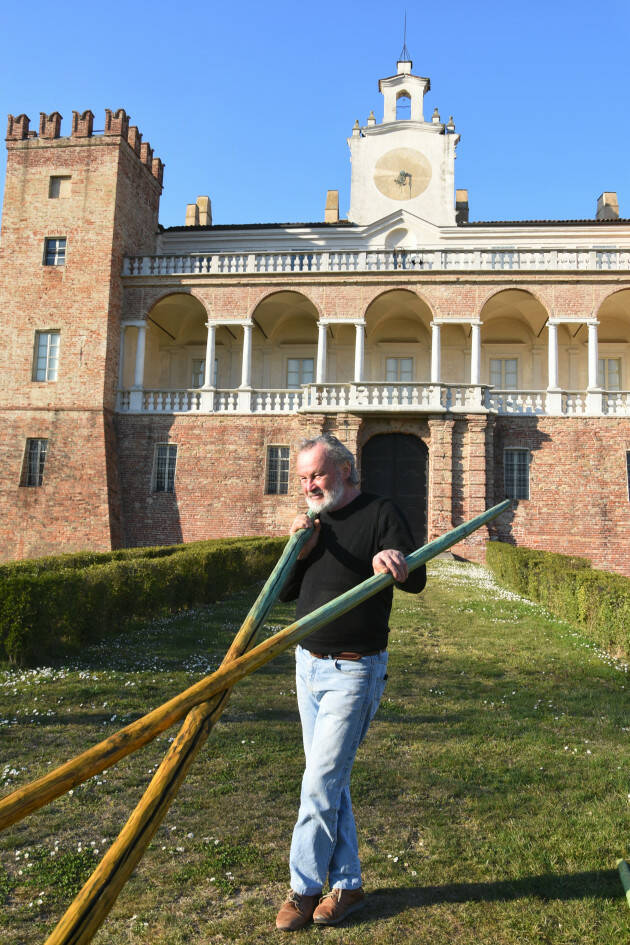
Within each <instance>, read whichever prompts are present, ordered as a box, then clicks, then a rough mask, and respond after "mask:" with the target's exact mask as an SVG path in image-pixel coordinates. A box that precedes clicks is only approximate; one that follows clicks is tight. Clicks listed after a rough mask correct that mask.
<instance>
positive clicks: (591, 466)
mask: <svg viewBox="0 0 630 945" xmlns="http://www.w3.org/2000/svg"><path fill="white" fill-rule="evenodd" d="M379 85H380V91H381V92H382V94H383V99H384V110H383V121H382V122H377V121H376V119H375V118H374V116H373V115H372V114H371V115H370V117H369V118H368V119H367V122H366V124H365V125H363V126H361V125H360V124H359V123H358V122H356V123H355V125H354V128H353V129H352V132H351V135H350V137H349V139H348V144H349V147H350V153H351V161H352V180H351V199H350V208H349V212H348V216H347V219H340V216H339V204H338V194H337V192H336V191H328V194H327V197H326V203H325V210H324V220H323V221H321V222H312V223H285V224H271V223H270V224H252V225H249V226H247V225H213V224H212V214H211V205H210V201H209V199H208V197H199V198H198V199H197V201H196V203H194V204H190V205H189V206H188V208H187V210H186V224H185V225H183V226H177V227H169V228H166V229H165V228H162V227H160V226H159V223H158V206H159V195H160V192H161V186H162V171H163V168H162V164H161V161H160V160H159V159H158V158H156V157H154V156H153V152H152V149H151V148H150V146H149V145H148V144H146V143H144V142H142V136H141V135H140V133H139V131H138V129H137V128H135V127H132V126H130V125H129V119H128V117H127V116H126V114H125V112H124V111H122V110H120V111H119V112H116V113H115V114H113V113H111V112H107V113H106V127H105V133H104V134H103V135H96V134H94V132H93V127H92V126H93V116H92V113H91V112H85V113H83V114H79V113H77V112H75V113H73V122H72V131H71V134H70V135H69V136H67V137H62V136H61V130H60V129H61V116H59V115H58V114H57V113H53V115H42V116H41V121H40V131H39V134H35V133H34V132H31V131H30V130H29V121H28V119H27V118H26V116H23V115H21V116H18V117H17V118H16V117H13V116H10V117H9V129H8V135H7V147H8V159H9V160H8V169H7V188H6V192H5V205H4V213H3V230H2V247H1V250H0V315H1V317H2V320H3V324H4V325H5V330H7V331H8V336H9V338H10V343H9V344H8V345H7V346H6V348H5V350H4V352H3V353H2V358H3V359H4V363H3V364H2V365H1V368H0V369H1V372H2V377H3V378H4V379H6V383H3V384H2V390H1V391H0V398H1V400H0V408H1V414H0V417H1V418H2V419H1V420H0V423H1V424H2V426H1V428H0V437H1V442H2V451H3V462H2V471H1V473H0V476H1V479H0V505H1V506H2V509H1V511H2V521H3V524H2V526H1V528H2V532H3V534H2V538H3V557H5V558H15V557H24V556H32V555H38V554H43V553H54V552H59V551H64V550H71V549H76V548H85V547H90V548H99V549H106V548H110V547H118V546H128V545H146V544H161V543H170V542H178V541H193V540H196V539H201V538H208V537H219V536H224V535H254V534H280V533H283V532H286V530H287V528H288V526H289V523H290V522H291V520H292V518H293V516H294V514H295V511H296V509H297V508H298V507H299V506H300V496H299V492H298V489H297V484H296V481H295V471H294V460H295V452H296V448H297V445H298V444H299V442H300V440H301V439H303V438H305V437H309V436H312V435H316V434H317V433H319V432H322V431H330V432H333V433H335V435H337V436H338V437H339V438H340V439H341V440H343V441H344V442H345V443H347V445H348V446H349V447H350V448H351V449H352V450H353V451H356V453H357V457H358V461H359V467H360V471H361V476H362V482H363V486H364V487H365V488H367V489H370V490H373V491H380V492H384V493H387V494H390V495H392V496H393V497H394V498H395V499H396V500H397V501H398V502H399V503H400V505H401V507H402V508H403V509H404V511H405V512H406V514H407V516H408V518H409V520H410V523H411V525H412V528H413V530H414V533H415V536H416V538H417V541H418V544H420V543H422V542H423V541H425V540H427V539H430V538H432V537H435V536H436V535H438V534H440V533H441V532H443V531H445V530H446V529H448V528H450V527H453V526H454V525H456V524H458V523H459V522H461V521H463V520H465V519H467V518H470V517H472V516H473V515H475V514H477V513H479V512H481V511H482V510H483V509H485V508H486V507H487V506H489V505H492V504H494V503H496V502H498V501H500V500H501V499H503V498H505V497H506V496H507V497H509V498H511V499H513V500H514V501H513V503H512V507H511V509H510V510H509V512H507V513H505V514H504V515H503V516H502V517H501V518H500V519H499V520H497V522H496V523H495V524H494V525H493V526H491V530H490V532H488V530H487V529H484V530H480V531H479V532H478V533H476V534H475V535H473V536H471V537H470V538H469V539H468V540H467V542H465V543H463V544H462V546H460V547H458V549H457V551H458V552H459V553H461V554H462V555H464V556H466V557H470V558H474V559H481V558H482V557H483V553H484V543H485V541H486V540H487V539H488V537H498V538H501V539H504V540H509V541H513V542H516V543H517V544H523V545H526V546H529V547H535V548H541V549H545V550H554V551H561V552H564V553H571V554H577V555H583V556H586V557H589V558H591V560H592V561H593V564H594V565H595V566H597V567H601V568H606V569H609V570H617V571H620V572H622V573H625V574H630V540H629V539H630V501H629V499H630V493H629V487H630V392H629V388H630V382H629V379H630V221H629V220H624V219H622V218H620V216H619V208H618V205H617V198H616V194H614V193H612V192H604V193H602V195H601V196H600V198H599V200H598V201H597V209H596V213H595V215H594V218H593V219H592V220H575V221H515V222H510V221H495V222H487V223H483V222H471V221H470V219H469V209H468V193H467V191H465V190H455V178H454V161H455V152H456V147H457V142H458V140H459V135H458V133H457V132H456V129H455V125H454V122H453V120H452V119H449V120H448V121H447V122H443V121H442V120H441V118H440V116H439V115H438V114H437V111H435V112H434V113H433V115H432V116H431V117H430V118H426V119H425V117H424V112H423V99H424V95H425V94H426V92H427V91H428V89H429V88H430V83H429V80H428V79H426V78H423V77H420V76H416V75H414V74H413V73H412V64H411V62H409V61H399V62H398V64H397V70H396V73H395V74H394V75H393V76H390V77H387V78H385V79H382V80H381V81H380V84H379Z"/></svg>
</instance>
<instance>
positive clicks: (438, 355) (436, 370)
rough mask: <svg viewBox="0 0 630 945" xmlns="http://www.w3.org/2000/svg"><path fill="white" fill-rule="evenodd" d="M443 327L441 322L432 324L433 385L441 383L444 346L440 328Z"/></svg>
mask: <svg viewBox="0 0 630 945" xmlns="http://www.w3.org/2000/svg"><path fill="white" fill-rule="evenodd" d="M441 327H442V326H441V325H440V323H439V322H431V383H432V384H439V383H440V381H441V377H440V374H441V363H442V346H441V341H440V328H441Z"/></svg>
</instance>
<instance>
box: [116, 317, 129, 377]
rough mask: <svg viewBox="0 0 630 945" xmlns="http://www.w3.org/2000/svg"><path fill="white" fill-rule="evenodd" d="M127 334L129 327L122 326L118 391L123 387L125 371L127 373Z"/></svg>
mask: <svg viewBox="0 0 630 945" xmlns="http://www.w3.org/2000/svg"><path fill="white" fill-rule="evenodd" d="M126 334H127V326H126V325H121V326H120V352H119V355H118V389H119V390H120V388H121V387H122V386H123V380H124V371H125V336H126Z"/></svg>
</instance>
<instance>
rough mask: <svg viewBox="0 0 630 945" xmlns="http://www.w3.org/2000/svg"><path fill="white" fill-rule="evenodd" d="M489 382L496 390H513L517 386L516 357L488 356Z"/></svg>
mask: <svg viewBox="0 0 630 945" xmlns="http://www.w3.org/2000/svg"><path fill="white" fill-rule="evenodd" d="M490 384H491V385H492V387H496V388H497V390H515V389H516V388H517V387H518V361H517V359H516V358H490Z"/></svg>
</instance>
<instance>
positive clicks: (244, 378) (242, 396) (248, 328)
mask: <svg viewBox="0 0 630 945" xmlns="http://www.w3.org/2000/svg"><path fill="white" fill-rule="evenodd" d="M253 327H254V326H253V325H252V324H251V322H247V323H246V324H244V325H243V361H242V365H241V386H240V387H239V392H238V409H239V410H241V411H243V412H244V413H249V412H250V411H251V407H252V329H253Z"/></svg>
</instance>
